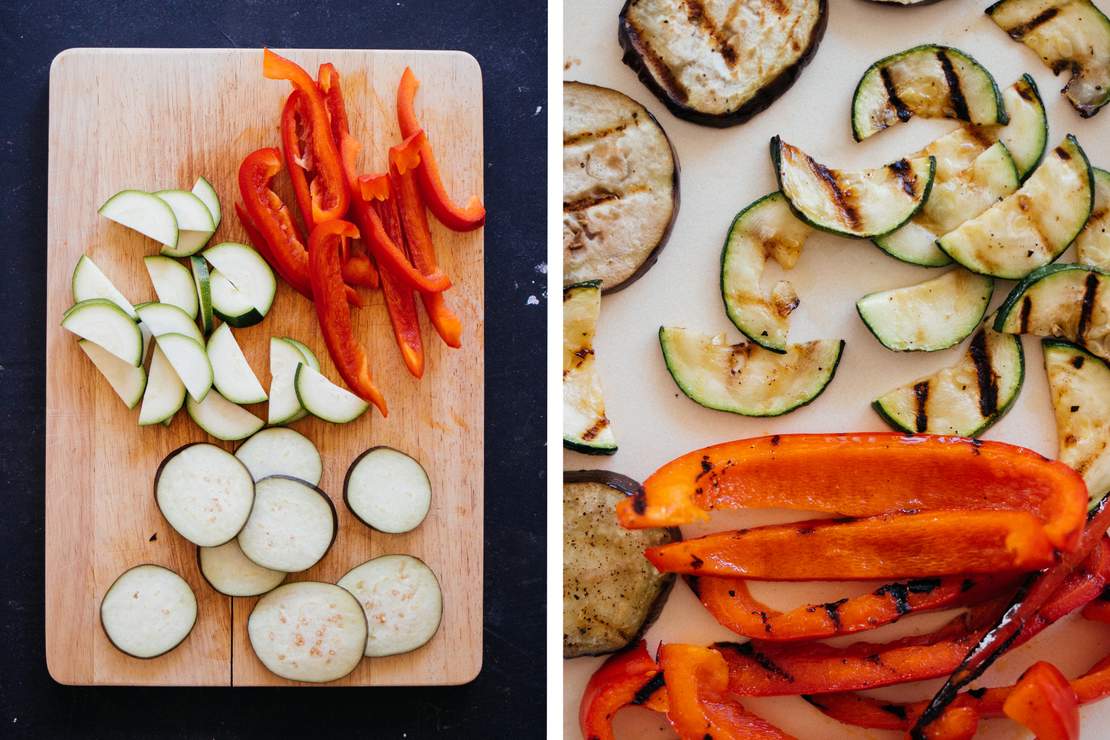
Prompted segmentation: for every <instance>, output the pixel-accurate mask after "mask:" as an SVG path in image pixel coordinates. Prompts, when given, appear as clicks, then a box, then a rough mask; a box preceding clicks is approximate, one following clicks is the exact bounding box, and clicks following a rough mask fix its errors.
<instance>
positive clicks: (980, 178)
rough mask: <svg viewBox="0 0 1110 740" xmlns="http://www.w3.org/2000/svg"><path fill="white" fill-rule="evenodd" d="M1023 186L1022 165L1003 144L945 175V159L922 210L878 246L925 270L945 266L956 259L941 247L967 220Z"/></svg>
mask: <svg viewBox="0 0 1110 740" xmlns="http://www.w3.org/2000/svg"><path fill="white" fill-rule="evenodd" d="M1019 186H1020V180H1019V178H1018V170H1017V166H1016V165H1015V164H1014V159H1013V157H1011V156H1010V152H1009V150H1008V149H1006V145H1005V144H1003V143H1002V142H1000V141H999V142H996V143H995V144H993V145H992V146H991V147H990V148H989V149H987V150H985V151H984V152H983V153H982V154H980V155H979V156H978V157H976V158H975V160H974V161H973V162H972V163H971V165H970V166H968V168H967V169H964V170H961V171H960V172H957V173H956V174H954V175H951V176H945V177H942V175H941V168H940V158H939V157H938V158H937V175H936V178H935V179H934V180H933V189H932V192H930V193H929V199H928V200H927V201H925V205H924V206H922V208H921V210H920V211H918V212H917V215H916V216H914V217H913V218H911V219H910V220H909V222H908V223H906V225H905V226H902V227H901V228H899V229H896V230H895V231H892V232H891V233H889V234H886V235H884V236H880V237H877V238H876V239H875V240H874V242H875V244H876V246H878V247H879V248H880V249H882V250H883V251H884V252H886V253H887V254H889V255H890V256H891V257H895V258H897V259H900V260H902V261H903V262H909V263H911V264H915V265H922V266H924V267H939V266H941V265H947V264H949V263H951V262H952V258H951V257H949V256H948V255H947V254H945V253H944V252H943V251H941V249H940V248H939V247H938V246H937V245H936V240H937V237H939V236H943V235H944V234H947V233H948V232H949V231H952V230H953V229H955V228H956V227H958V226H959V225H960V224H962V223H963V222H964V221H967V220H968V219H972V218H975V217H976V216H978V215H979V214H981V213H982V212H983V211H985V210H987V209H988V208H990V207H991V206H992V205H994V204H995V203H997V202H998V201H1000V200H1002V199H1003V198H1005V197H1006V196H1007V195H1009V194H1010V193H1013V192H1014V191H1015V190H1017V189H1018V187H1019Z"/></svg>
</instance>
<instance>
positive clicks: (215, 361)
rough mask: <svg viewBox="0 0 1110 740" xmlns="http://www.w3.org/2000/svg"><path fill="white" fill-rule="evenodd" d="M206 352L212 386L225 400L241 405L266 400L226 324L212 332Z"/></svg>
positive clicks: (260, 385)
mask: <svg viewBox="0 0 1110 740" xmlns="http://www.w3.org/2000/svg"><path fill="white" fill-rule="evenodd" d="M207 352H208V360H209V362H211V363H212V384H213V385H215V386H216V390H218V391H219V392H220V393H222V394H223V395H224V397H225V398H227V400H229V401H231V402H232V403H243V404H246V403H262V402H263V401H265V400H266V391H264V390H263V389H262V384H261V383H259V382H258V378H257V377H255V374H254V371H253V370H251V366H250V364H248V363H247V358H246V357H245V356H244V355H243V350H242V349H241V348H240V347H239V343H238V342H237V341H235V334H233V333H232V331H231V326H230V325H229V324H220V326H219V328H218V329H216V331H214V332H212V336H211V337H209V338H208V347H207Z"/></svg>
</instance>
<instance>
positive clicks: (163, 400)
mask: <svg viewBox="0 0 1110 740" xmlns="http://www.w3.org/2000/svg"><path fill="white" fill-rule="evenodd" d="M185 395H186V394H185V384H184V383H182V382H181V378H179V377H177V373H176V372H174V369H173V366H172V365H170V361H169V360H168V359H166V355H165V353H163V352H162V348H161V347H159V346H158V345H157V344H155V345H154V353H153V354H152V355H151V358H150V374H149V376H148V377H147V381H146V390H145V391H144V392H143V405H142V408H140V409H139V426H147V425H149V424H159V423H166V422H168V421H169V420H170V419H172V418H173V415H174V414H176V413H177V412H178V411H179V410H180V409H181V407H182V406H184V405H185Z"/></svg>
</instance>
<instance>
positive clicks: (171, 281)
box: [136, 254, 198, 319]
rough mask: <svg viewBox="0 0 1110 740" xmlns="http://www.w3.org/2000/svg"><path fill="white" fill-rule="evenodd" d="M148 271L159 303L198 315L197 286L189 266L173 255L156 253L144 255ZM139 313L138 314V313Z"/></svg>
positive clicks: (194, 315) (193, 315) (191, 314)
mask: <svg viewBox="0 0 1110 740" xmlns="http://www.w3.org/2000/svg"><path fill="white" fill-rule="evenodd" d="M143 263H144V264H145V265H146V271H147V273H148V274H149V275H150V282H151V284H152V285H153V286H154V292H155V293H156V294H157V295H158V302H159V303H168V304H170V305H171V306H177V307H178V308H180V309H181V310H182V311H184V312H185V313H186V314H188V315H189V316H191V317H192V318H194V319H195V318H196V317H197V309H198V306H197V287H196V282H195V281H194V280H193V276H192V275H191V274H190V273H189V268H187V267H185V265H183V264H181V263H180V262H178V261H177V260H175V259H174V258H173V257H166V256H165V255H161V254H155V255H151V256H149V257H143ZM136 315H137V314H136Z"/></svg>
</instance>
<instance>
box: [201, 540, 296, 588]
mask: <svg viewBox="0 0 1110 740" xmlns="http://www.w3.org/2000/svg"><path fill="white" fill-rule="evenodd" d="M197 566H198V567H199V568H200V574H201V575H202V576H204V580H206V581H208V585H209V586H211V587H212V588H214V589H216V590H217V591H219V592H220V593H221V594H223V595H224V596H261V595H262V594H264V593H267V592H269V591H273V590H274V589H275V588H277V587H278V586H280V585H281V584H282V582H283V581H284V580H285V577H286V576H287V575H288V574H287V573H282V572H281V571H280V570H270V569H269V568H263V567H262V566H261V565H258V564H257V563H255V562H253V561H252V560H251V559H250V558H248V557H247V556H246V555H244V554H243V551H242V550H240V549H239V541H238V540H231V541H230V542H225V543H224V544H222V545H217V546H216V547H198V548H197Z"/></svg>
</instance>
